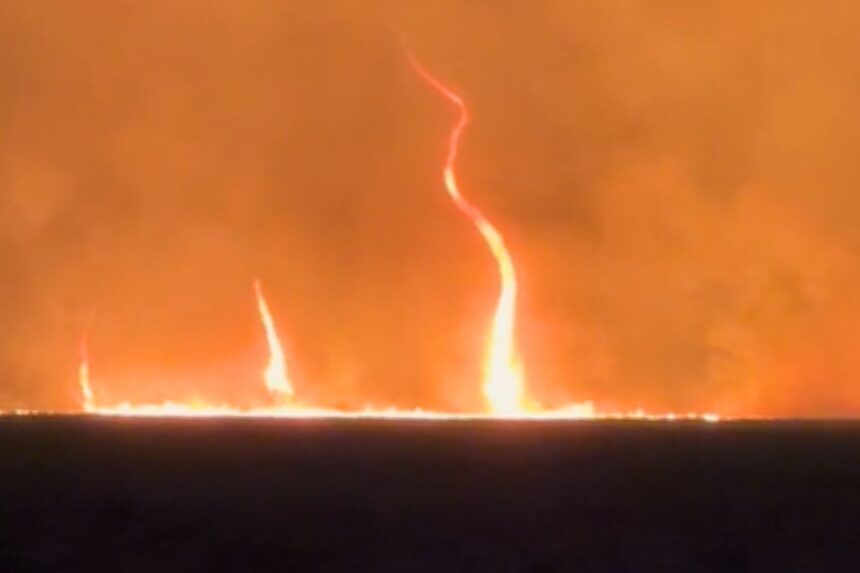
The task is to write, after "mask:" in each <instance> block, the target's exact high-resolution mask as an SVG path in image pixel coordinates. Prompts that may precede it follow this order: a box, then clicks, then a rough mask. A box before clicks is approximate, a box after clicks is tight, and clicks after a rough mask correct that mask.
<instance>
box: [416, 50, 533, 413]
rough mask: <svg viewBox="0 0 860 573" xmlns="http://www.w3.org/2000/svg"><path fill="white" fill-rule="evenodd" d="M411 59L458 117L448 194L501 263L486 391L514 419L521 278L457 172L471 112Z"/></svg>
mask: <svg viewBox="0 0 860 573" xmlns="http://www.w3.org/2000/svg"><path fill="white" fill-rule="evenodd" d="M407 57H408V58H409V63H410V64H411V65H412V68H413V69H414V70H415V71H416V72H417V73H418V75H419V76H421V78H423V79H424V80H425V81H426V82H427V83H428V84H429V85H430V86H431V87H432V88H433V89H435V90H436V91H437V92H438V93H439V94H440V95H441V96H442V97H444V98H445V99H447V100H448V101H449V102H451V103H452V104H453V105H454V106H455V107H456V108H457V112H458V118H457V121H456V123H455V124H454V126H453V128H452V129H451V134H450V135H449V137H448V154H447V157H446V158H445V166H444V169H443V171H442V175H443V180H444V182H445V189H447V191H448V195H450V196H451V199H452V200H453V201H454V204H455V205H456V206H457V208H458V209H459V210H460V211H461V212H462V213H463V214H464V215H465V216H466V217H468V218H469V220H470V221H471V222H472V224H473V225H474V226H475V227H476V228H477V230H478V232H479V233H480V234H481V237H483V239H484V242H485V243H486V244H487V247H488V248H489V249H490V252H491V253H492V255H493V257H494V258H495V260H496V265H497V267H498V269H499V277H500V279H501V292H500V293H499V301H498V303H497V304H496V310H495V313H494V315H493V323H492V328H491V331H490V334H489V337H488V341H487V347H486V351H485V352H486V357H485V360H484V367H483V370H484V382H483V391H484V396H485V397H486V399H487V402H488V405H489V408H490V410H491V412H492V413H494V414H501V415H511V414H519V413H523V412H524V411H525V410H526V406H525V399H524V388H523V384H524V382H523V371H522V366H521V364H520V360H519V356H518V352H517V348H516V341H515V339H514V330H515V323H516V304H517V273H516V269H515V268H514V262H513V260H512V259H511V255H510V253H509V252H508V249H507V247H506V246H505V240H504V238H503V237H502V235H501V233H499V231H498V230H497V229H496V228H495V227H494V226H493V224H492V223H490V221H489V220H488V219H487V218H486V217H485V216H484V214H483V213H482V212H481V211H480V210H479V209H478V208H477V207H475V206H474V205H473V204H472V203H470V202H469V201H468V200H467V199H466V198H465V197H463V195H462V194H461V193H460V188H459V186H458V185H457V176H456V172H455V169H454V166H455V163H456V161H457V153H458V150H459V146H460V138H461V136H462V135H463V131H464V130H465V129H466V125H467V124H468V123H469V112H468V109H467V108H466V103H465V101H463V98H462V97H461V96H460V95H459V94H457V93H456V92H455V91H454V90H452V89H451V88H449V87H448V86H447V85H445V84H444V83H442V81H440V80H439V79H437V78H436V77H435V76H433V75H432V74H431V73H430V72H429V71H428V70H427V69H426V68H425V67H424V66H423V65H422V64H421V63H420V62H418V60H417V59H415V56H413V55H412V54H411V53H409V52H408V51H407Z"/></svg>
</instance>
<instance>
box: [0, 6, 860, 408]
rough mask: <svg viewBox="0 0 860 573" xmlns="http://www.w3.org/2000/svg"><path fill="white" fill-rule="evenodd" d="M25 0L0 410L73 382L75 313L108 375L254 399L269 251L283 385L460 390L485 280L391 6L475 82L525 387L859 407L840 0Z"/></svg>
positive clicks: (459, 78)
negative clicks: (508, 255) (516, 289)
mask: <svg viewBox="0 0 860 573" xmlns="http://www.w3.org/2000/svg"><path fill="white" fill-rule="evenodd" d="M38 4H39V3H32V2H25V1H23V0H12V1H6V2H2V3H0V75H2V77H3V78H4V82H3V87H2V88H0V134H2V135H0V271H2V280H0V297H2V300H3V301H4V303H3V305H2V310H0V409H9V408H15V407H28V408H45V409H64V408H74V407H77V405H78V404H79V400H80V397H79V395H78V388H77V385H76V383H75V375H76V371H77V359H78V355H77V351H78V341H79V339H80V336H81V333H82V332H83V330H84V328H85V325H86V323H87V322H88V317H89V315H90V313H91V309H93V308H96V309H97V313H96V316H95V318H94V320H93V321H92V325H91V329H90V336H89V349H90V358H91V360H92V362H93V364H92V374H93V376H94V385H95V386H96V388H95V390H96V393H97V394H98V395H99V396H104V397H105V400H107V401H120V400H122V399H139V400H149V401H159V400H162V399H166V398H171V399H182V398H184V397H190V396H201V395H205V396H208V397H210V398H211V399H212V401H213V402H216V403H221V402H229V403H256V402H261V401H265V400H266V399H268V396H267V395H266V390H265V387H263V386H262V385H261V384H260V382H259V379H258V378H259V373H260V370H261V368H262V367H263V366H264V365H265V363H266V360H267V355H266V341H265V336H264V335H265V333H264V332H263V331H262V329H261V327H260V324H259V322H258V317H257V314H256V311H257V308H256V306H255V305H254V301H253V296H251V295H253V293H250V295H249V285H250V284H252V281H253V280H254V278H256V277H259V278H260V279H261V280H262V281H263V284H264V285H265V295H266V300H267V302H268V306H269V307H270V308H271V311H272V314H273V315H274V317H275V320H276V322H277V324H278V326H279V329H280V331H281V334H282V335H283V336H284V337H285V338H287V339H288V340H289V345H288V354H289V359H290V360H289V364H290V378H291V381H292V383H293V385H294V386H295V390H296V393H297V395H302V396H304V397H307V398H308V400H309V401H310V402H320V403H326V404H332V405H338V404H340V405H350V404H355V405H363V404H365V403H367V402H373V403H379V404H396V405H399V406H402V407H404V408H411V407H418V406H423V407H440V408H446V409H474V408H478V407H480V406H479V405H480V404H482V402H483V397H482V396H481V393H480V387H479V384H477V383H476V381H477V380H480V378H481V372H480V366H481V361H482V360H481V357H482V354H483V352H484V346H483V345H484V334H485V332H486V326H487V324H486V321H487V317H488V316H490V315H491V314H492V311H493V306H494V304H495V302H496V301H495V296H496V294H497V289H498V284H497V280H498V277H497V274H496V269H495V267H494V265H493V262H492V260H488V257H487V253H486V249H485V246H484V244H483V243H482V241H481V239H480V237H478V236H476V235H475V233H474V231H473V229H471V228H469V226H468V225H465V224H464V223H463V220H462V217H461V216H460V214H459V213H457V212H456V209H455V208H454V207H453V206H452V204H451V202H450V200H449V198H448V197H446V196H445V193H444V190H443V188H442V181H441V180H440V177H439V168H440V165H441V164H442V162H444V156H445V151H446V149H445V143H446V138H447V136H448V130H449V129H450V126H451V109H450V108H448V107H446V106H445V105H444V102H440V101H439V98H438V97H437V95H436V94H433V93H432V92H430V91H428V89H427V86H426V85H425V84H423V83H422V82H421V81H420V79H417V78H416V77H415V75H414V73H413V71H412V70H410V69H409V66H408V65H405V64H404V61H403V54H402V51H401V47H400V40H399V38H398V37H397V34H396V33H394V32H393V31H392V24H393V25H394V26H396V28H397V29H399V30H400V31H401V32H402V35H403V36H404V38H405V39H406V40H407V41H408V43H409V45H410V46H411V47H412V49H414V51H415V52H416V54H417V55H419V56H420V58H421V59H422V61H423V62H424V63H425V64H426V65H428V66H429V67H430V68H432V69H433V70H434V73H437V74H439V75H440V77H443V78H444V79H445V81H446V82H447V83H449V84H450V85H452V87H455V88H456V89H457V91H458V93H461V94H463V95H464V97H466V98H467V100H468V102H469V104H470V111H471V115H472V117H471V123H470V127H469V131H468V132H467V134H466V135H465V136H464V139H463V142H462V146H461V149H460V157H459V159H458V165H457V172H458V178H459V182H460V184H461V186H462V187H463V189H464V190H465V192H466V193H467V194H468V197H469V199H470V200H472V201H474V202H475V203H476V204H477V205H480V208H481V210H482V211H484V212H485V213H486V215H487V216H488V217H489V218H490V219H491V220H492V221H493V223H494V224H495V225H497V226H498V227H499V228H500V229H502V230H503V232H504V235H505V239H506V242H507V243H508V246H509V248H510V249H511V250H512V251H513V252H514V253H515V260H516V263H517V271H518V278H519V282H520V299H519V309H518V313H519V314H518V317H517V318H518V325H517V327H518V333H517V340H518V344H519V347H520V351H521V354H522V359H523V362H524V364H525V365H526V368H527V371H528V380H529V391H530V393H533V394H535V395H536V396H538V397H539V398H540V399H541V400H542V401H543V402H546V403H565V402H572V401H579V400H593V401H595V403H596V404H597V405H598V406H600V407H601V408H602V409H618V410H626V409H632V408H636V407H637V406H640V405H643V406H646V407H648V408H650V409H654V410H658V411H660V410H691V409H692V410H699V411H720V412H724V413H756V414H779V415H790V414H801V415H817V416H823V415H854V414H858V413H860V385H858V384H857V383H856V380H857V379H858V375H860V358H857V356H860V354H858V353H857V352H856V348H855V347H856V346H857V344H856V342H855V341H856V340H857V339H858V334H860V332H858V331H860V295H858V293H857V288H856V285H857V284H858V278H860V237H858V234H860V230H858V226H857V224H856V216H855V213H858V212H860V205H858V202H860V199H858V195H857V189H858V188H860V186H858V183H860V181H858V179H860V174H858V171H857V169H856V167H855V159H854V155H855V154H856V150H857V149H858V145H857V144H858V141H857V140H858V139H859V138H860V111H858V108H857V106H856V104H855V102H856V101H857V100H858V95H860V93H858V92H860V85H858V82H860V77H858V76H857V74H856V73H855V70H856V67H857V64H858V58H860V56H858V54H860V49H858V48H860V46H858V45H857V44H858V43H860V40H858V39H857V38H856V33H855V31H856V29H857V25H858V24H860V21H858V20H860V9H858V8H854V7H853V6H851V5H849V3H845V2H836V1H835V0H833V1H825V2H824V3H823V4H822V3H819V4H817V5H815V6H814V7H813V6H811V5H810V6H807V4H809V3H801V2H755V3H752V4H751V3H749V2H740V1H732V2H718V3H711V4H709V5H708V6H699V5H696V4H691V3H689V2H681V1H680V0H672V1H667V2H660V3H657V4H654V3H651V4H650V5H648V6H643V5H642V3H637V2H633V1H632V0H631V1H622V2H614V3H607V2H598V1H596V0H595V1H589V2H580V3H575V5H574V4H573V3H556V2H541V3H530V2H528V3H524V2H512V1H511V2H507V1H490V0H485V1H483V2H470V3H463V2H457V1H455V0H450V1H445V2H436V3H429V2H428V3H426V6H423V7H416V6H413V7H409V8H404V7H402V6H399V3H393V2H392V3H383V2H361V1H358V0H353V1H349V2H348V1H333V2H324V3H286V4H294V5H283V4H285V3H276V2H271V1H266V2H261V1H249V2H243V3H238V2H232V1H226V0H223V1H216V2H202V1H198V0H193V1H190V2H182V3H179V5H177V3H175V2H166V1H157V2H139V3H133V4H136V5H133V6H132V7H129V6H128V5H125V4H124V5H123V6H120V5H118V3H116V2H109V1H107V0H70V1H68V2H62V3H60V2H57V3H51V5H50V6H48V5H38ZM305 4H307V5H305ZM813 8H814V10H813ZM99 380H101V381H102V384H101V385H100V384H99ZM107 381H110V382H109V383H108V382H107Z"/></svg>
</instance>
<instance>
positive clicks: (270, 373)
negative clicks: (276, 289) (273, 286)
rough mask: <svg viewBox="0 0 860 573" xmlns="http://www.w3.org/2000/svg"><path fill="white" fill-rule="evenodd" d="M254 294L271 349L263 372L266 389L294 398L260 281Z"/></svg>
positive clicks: (282, 353) (255, 284) (282, 352)
mask: <svg viewBox="0 0 860 573" xmlns="http://www.w3.org/2000/svg"><path fill="white" fill-rule="evenodd" d="M254 292H255V294H256V295H257V309H258V310H259V311H260V320H261V321H262V323H263V328H264V330H265V331H266V343H267V345H268V347H269V364H268V365H267V366H266V369H265V370H264V371H263V379H264V380H265V382H266V388H268V389H269V392H271V393H272V394H278V395H281V396H286V397H288V398H291V397H292V396H293V385H292V384H291V383H290V379H289V378H288V377H287V360H286V358H284V349H283V347H282V346H281V340H280V338H278V331H277V329H276V328H275V320H274V319H273V318H272V313H271V312H270V311H269V305H268V304H267V303H266V298H265V297H264V296H263V288H262V286H261V285H260V281H259V280H255V281H254Z"/></svg>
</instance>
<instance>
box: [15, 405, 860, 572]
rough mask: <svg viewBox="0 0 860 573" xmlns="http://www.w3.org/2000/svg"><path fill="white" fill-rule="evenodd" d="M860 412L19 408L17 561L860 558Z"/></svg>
mask: <svg viewBox="0 0 860 573" xmlns="http://www.w3.org/2000/svg"><path fill="white" fill-rule="evenodd" d="M858 535H860V425H849V424H837V423H830V424H828V423H817V424H812V423H771V424H766V423H754V424H753V423H749V424H742V423H731V424H728V423H726V424H718V425H709V424H649V423H606V422H598V423H592V422H580V423H478V422H475V423H446V424H439V423H417V422H416V423H403V422H324V421H259V420H256V421H255V420H218V421H213V420H199V421H194V420H189V421H156V420H112V419H86V418H72V417H70V418H18V419H14V418H6V419H0V571H4V572H5V571H18V570H20V571H29V570H45V571H64V572H65V571H101V570H108V571H123V572H125V571H147V572H149V571H153V572H168V571H205V572H212V571H238V572H244V571H366V570H369V571H407V572H412V571H554V570H557V571H575V572H583V571H611V572H624V571H671V572H677V571H779V572H781V573H784V572H789V571H810V572H820V571H858V570H860V547H858V545H860V544H858V542H857V539H858Z"/></svg>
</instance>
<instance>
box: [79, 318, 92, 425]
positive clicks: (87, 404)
mask: <svg viewBox="0 0 860 573" xmlns="http://www.w3.org/2000/svg"><path fill="white" fill-rule="evenodd" d="M87 338H88V333H87V332H84V335H83V336H82V337H81V344H80V350H79V352H80V357H79V358H80V363H79V364H78V386H79V387H80V389H81V395H82V396H83V398H84V401H83V406H84V411H85V412H92V411H94V410H95V407H96V405H95V396H93V387H92V386H91V385H90V355H89V348H88V346H89V345H88V341H87Z"/></svg>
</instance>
